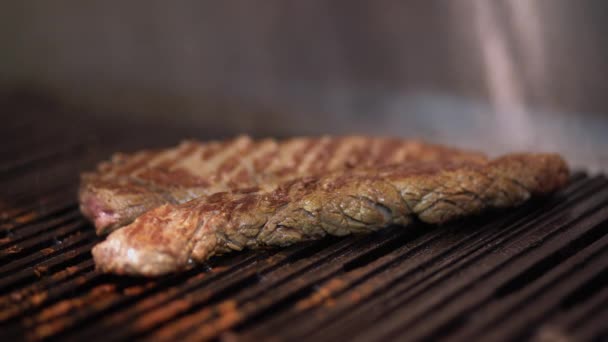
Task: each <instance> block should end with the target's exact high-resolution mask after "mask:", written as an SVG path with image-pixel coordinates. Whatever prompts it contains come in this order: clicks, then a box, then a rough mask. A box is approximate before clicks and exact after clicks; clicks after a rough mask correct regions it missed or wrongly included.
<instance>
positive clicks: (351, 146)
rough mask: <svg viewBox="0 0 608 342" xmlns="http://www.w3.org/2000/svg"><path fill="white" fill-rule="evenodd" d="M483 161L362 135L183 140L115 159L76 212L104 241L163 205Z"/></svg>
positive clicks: (88, 182) (91, 182)
mask: <svg viewBox="0 0 608 342" xmlns="http://www.w3.org/2000/svg"><path fill="white" fill-rule="evenodd" d="M459 160H464V161H470V162H480V163H481V162H485V161H486V158H485V157H484V156H483V155H482V154H480V153H476V152H468V151H460V150H456V149H452V148H447V147H443V146H438V145H431V144H425V143H421V142H418V141H413V140H402V139H394V138H374V137H361V136H347V137H327V136H325V137H318V138H293V139H288V140H283V141H277V140H274V139H263V140H252V139H251V138H249V137H247V136H240V137H237V138H235V139H232V140H228V141H223V142H221V141H212V142H207V143H202V142H195V141H186V142H183V143H182V144H180V145H179V146H177V147H175V148H171V149H165V150H146V151H141V152H137V153H134V154H131V155H124V154H116V155H114V156H113V158H112V160H111V161H109V162H104V163H101V164H100V165H99V166H98V168H97V170H96V172H92V173H85V174H83V175H82V180H81V186H80V191H79V200H80V208H81V211H82V213H83V214H84V215H85V216H86V217H87V218H89V219H90V220H91V221H92V222H93V223H94V224H95V227H96V230H97V233H98V234H99V235H104V234H107V233H109V232H111V231H112V230H114V229H117V228H119V227H121V226H124V225H126V224H129V223H131V222H132V221H133V220H134V219H136V218H137V217H138V216H139V215H141V214H143V213H144V212H146V211H148V210H150V209H153V208H156V207H158V206H160V205H163V204H166V203H170V204H179V203H184V202H187V201H189V200H192V199H194V198H197V197H200V196H204V195H211V194H213V193H216V192H221V191H230V190H234V189H245V188H251V187H255V186H258V185H261V184H266V183H278V182H281V181H286V180H290V179H295V178H298V177H303V176H315V175H316V176H318V175H323V174H324V173H327V172H332V171H337V170H344V169H349V168H353V167H381V166H385V165H390V164H394V163H402V162H408V161H459Z"/></svg>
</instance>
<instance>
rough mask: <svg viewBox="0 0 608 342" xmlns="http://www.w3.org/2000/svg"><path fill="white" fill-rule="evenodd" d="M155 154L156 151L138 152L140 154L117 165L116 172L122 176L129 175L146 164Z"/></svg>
mask: <svg viewBox="0 0 608 342" xmlns="http://www.w3.org/2000/svg"><path fill="white" fill-rule="evenodd" d="M157 154H158V151H145V152H140V155H139V156H138V157H137V158H133V159H131V160H130V162H129V163H128V164H126V165H124V166H122V167H118V168H117V170H116V174H117V175H122V176H125V175H129V174H131V173H133V172H134V171H136V170H139V169H140V168H142V167H144V166H146V165H147V164H148V162H149V161H150V160H151V159H153V158H154V157H156V156H157Z"/></svg>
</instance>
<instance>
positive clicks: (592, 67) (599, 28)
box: [0, 0, 608, 169]
mask: <svg viewBox="0 0 608 342" xmlns="http://www.w3.org/2000/svg"><path fill="white" fill-rule="evenodd" d="M0 7H1V10H0V22H1V23H2V25H1V26H0V41H1V42H2V43H3V44H2V52H1V55H0V94H2V95H1V96H2V112H1V113H2V116H4V117H5V119H3V122H7V123H8V124H7V125H6V126H5V130H13V129H12V128H10V127H12V126H11V125H12V124H14V125H17V126H19V122H21V121H23V120H25V121H23V122H30V123H31V122H36V123H38V125H43V126H44V127H43V128H42V131H45V132H46V131H53V130H54V131H53V132H56V133H54V134H55V136H57V137H56V138H52V139H60V138H65V136H69V135H70V134H68V133H67V132H75V134H74V136H76V138H74V139H82V138H81V137H82V136H83V135H84V136H86V137H87V139H89V140H90V141H94V142H95V143H96V144H97V145H98V146H104V147H110V148H117V149H122V148H127V149H128V148H136V147H141V146H148V145H150V144H152V145H154V144H172V143H175V142H177V141H178V140H179V139H180V138H184V137H196V138H201V139H207V138H216V137H226V136H231V135H234V134H238V133H249V134H253V135H255V136H265V135H272V136H291V135H300V134H323V133H365V134H383V135H396V136H404V137H411V136H415V137H422V138H425V139H428V140H433V141H439V142H444V143H450V144H454V145H457V146H463V147H473V148H478V149H483V150H486V151H488V152H490V153H499V152H500V153H502V152H506V151H511V150H518V149H528V150H530V149H533V150H548V151H558V152H561V153H563V154H565V155H566V156H567V158H568V159H569V160H570V161H571V162H572V163H573V164H575V165H577V166H581V167H585V168H588V169H598V168H605V165H606V164H607V162H606V161H607V160H608V157H607V156H608V154H607V153H606V152H604V151H605V150H606V147H608V137H607V136H608V116H607V115H606V114H607V113H608V86H607V85H606V78H607V75H608V39H607V37H608V35H607V34H608V27H607V26H606V24H605V23H606V22H608V3H606V2H605V1H599V0H598V1H571V0H539V1H527V0H512V1H486V0H463V1H276V0H272V1H270V0H269V1H246V0H239V1H221V2H204V1H175V2H161V1H131V2H120V3H119V2H108V1H88V2H86V3H85V2H81V1H58V2H55V1H53V2H48V1H13V2H5V3H4V4H3V5H0ZM26 118H29V119H26ZM28 120H29V121H28ZM22 126H23V127H26V124H22ZM51 127H54V128H52V129H51ZM15 132H17V133H15ZM12 134H15V135H16V136H18V137H23V134H22V133H19V132H18V131H15V130H13V133H12ZM32 134H42V133H30V134H28V135H29V136H31V135H32ZM40 139H42V138H40ZM41 141H43V140H41ZM124 141H128V142H130V144H124V143H123V142H124ZM134 142H139V143H134ZM15 158H17V156H15Z"/></svg>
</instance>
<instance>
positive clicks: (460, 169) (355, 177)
mask: <svg viewBox="0 0 608 342" xmlns="http://www.w3.org/2000/svg"><path fill="white" fill-rule="evenodd" d="M567 179H568V168H567V166H566V164H565V162H564V161H563V160H562V159H561V158H560V157H559V156H557V155H549V154H539V155H534V154H519V155H507V156H505V157H502V158H499V159H496V160H492V161H488V162H479V161H467V160H452V161H428V162H427V161H424V162H423V161H410V162H402V163H398V164H395V165H385V166H382V167H373V168H365V167H363V168H354V169H349V170H339V171H335V172H332V173H329V174H326V175H324V176H306V177H301V178H297V179H293V180H290V181H286V182H279V183H276V184H271V183H265V184H260V186H258V187H257V188H252V189H248V190H240V191H227V192H219V193H215V194H213V195H210V196H203V197H200V198H198V199H194V200H192V201H189V202H186V203H183V204H164V205H162V206H160V207H158V208H156V209H153V210H151V211H149V212H147V213H146V214H143V215H142V216H140V217H139V218H137V219H136V220H135V221H134V222H133V223H132V224H130V225H128V226H126V227H123V228H122V229H119V230H117V231H115V232H113V233H112V234H110V235H109V236H108V238H107V239H106V241H104V242H102V243H100V244H99V245H97V246H96V247H95V248H94V249H93V256H94V258H95V263H96V265H97V267H98V268H99V269H101V270H103V271H106V272H113V273H118V274H132V275H144V276H157V275H162V274H166V273H169V272H176V271H179V270H183V269H186V268H187V267H189V265H190V264H191V262H190V261H193V262H195V263H196V262H202V261H205V260H206V259H208V258H209V257H211V256H213V255H217V254H222V253H226V252H229V251H232V250H241V249H243V248H260V247H269V246H287V245H290V244H293V243H296V242H299V241H304V240H311V239H318V238H321V237H323V236H325V235H328V234H329V235H336V236H344V235H348V234H353V233H367V232H371V231H375V230H378V229H381V228H383V227H386V226H388V225H391V224H399V225H403V226H407V225H408V224H410V223H411V222H412V220H413V219H414V218H418V219H420V220H421V221H423V222H427V223H432V224H440V223H444V222H447V221H450V220H453V219H456V218H458V217H462V216H466V215H471V214H476V213H479V212H481V211H482V210H484V209H487V208H504V207H511V206H515V205H518V204H520V203H522V202H523V201H525V200H527V199H528V198H529V197H530V196H533V195H539V194H545V193H548V192H551V191H554V190H556V189H558V188H560V187H562V186H563V185H564V184H565V183H566V181H567Z"/></svg>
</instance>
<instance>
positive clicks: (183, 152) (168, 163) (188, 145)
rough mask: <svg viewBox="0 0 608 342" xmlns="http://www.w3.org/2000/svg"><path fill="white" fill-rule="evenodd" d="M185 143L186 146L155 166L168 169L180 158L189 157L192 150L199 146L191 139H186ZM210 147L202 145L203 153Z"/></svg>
mask: <svg viewBox="0 0 608 342" xmlns="http://www.w3.org/2000/svg"><path fill="white" fill-rule="evenodd" d="M185 144H186V147H183V148H182V150H181V151H179V152H178V153H176V154H175V156H174V157H172V158H167V160H164V161H162V162H160V163H158V165H156V168H158V169H165V170H169V169H171V167H172V166H174V165H175V163H176V162H178V161H179V160H182V159H184V158H188V157H190V156H191V155H192V154H193V153H194V152H196V151H197V150H198V149H200V148H201V147H200V145H199V144H197V143H195V142H192V141H188V142H186V143H185ZM210 148H211V147H210V146H205V147H203V153H205V152H206V150H208V149H210Z"/></svg>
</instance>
